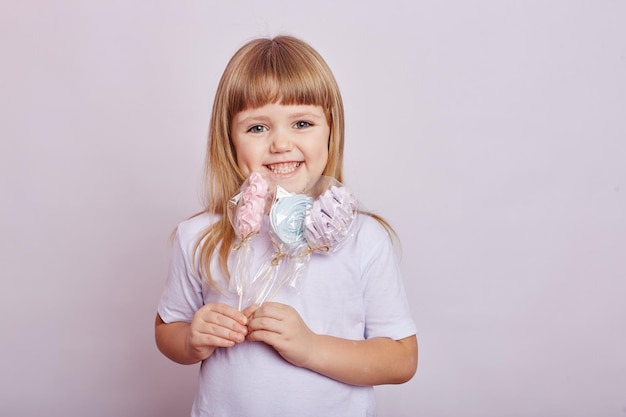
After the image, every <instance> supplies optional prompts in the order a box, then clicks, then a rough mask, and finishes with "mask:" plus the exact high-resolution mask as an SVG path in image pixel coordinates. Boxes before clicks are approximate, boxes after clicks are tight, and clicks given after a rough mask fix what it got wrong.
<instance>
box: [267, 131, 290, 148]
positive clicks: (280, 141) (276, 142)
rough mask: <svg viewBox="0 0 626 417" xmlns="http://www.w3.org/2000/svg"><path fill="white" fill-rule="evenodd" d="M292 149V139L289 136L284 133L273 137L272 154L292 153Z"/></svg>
mask: <svg viewBox="0 0 626 417" xmlns="http://www.w3.org/2000/svg"><path fill="white" fill-rule="evenodd" d="M291 147H292V144H291V139H290V138H289V135H288V134H286V133H284V132H275V133H274V135H273V136H272V143H271V145H270V152H272V153H281V152H287V151H290V150H291Z"/></svg>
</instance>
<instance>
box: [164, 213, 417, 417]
mask: <svg viewBox="0 0 626 417" xmlns="http://www.w3.org/2000/svg"><path fill="white" fill-rule="evenodd" d="M359 219H360V221H359V222H358V223H357V224H358V226H357V228H356V230H355V235H354V236H353V237H351V238H350V239H349V240H348V241H347V242H345V244H344V245H343V246H341V247H340V249H339V250H338V251H335V252H333V253H331V254H322V253H314V254H313V255H312V256H311V259H310V262H309V264H308V265H307V266H306V269H305V270H304V272H303V274H302V275H301V276H300V278H299V279H300V281H299V284H298V289H297V290H295V289H293V288H289V287H284V288H282V289H281V290H280V291H279V292H278V294H277V295H276V297H275V298H274V299H273V301H276V302H280V303H285V304H288V305H291V306H292V307H294V308H295V309H296V310H297V311H298V313H299V314H300V316H301V317H302V319H303V320H304V321H305V323H306V324H307V325H308V326H309V328H310V329H311V330H312V331H313V332H316V333H320V334H327V335H333V336H338V337H342V338H345V339H352V340H364V339H368V338H372V337H389V338H392V339H395V340H398V339H402V338H405V337H408V336H411V335H414V334H415V324H414V322H413V319H412V317H411V314H410V311H409V307H408V303H407V300H406V295H405V291H404V286H403V283H402V279H401V275H400V272H399V269H398V264H397V260H396V257H395V252H394V248H393V246H392V244H391V241H390V239H389V237H388V236H387V233H386V231H385V230H384V228H383V227H382V226H381V225H380V224H379V223H378V222H377V221H376V220H374V219H372V218H371V217H369V216H365V215H362V216H360V217H359ZM211 221H212V220H211V216H210V215H208V214H202V215H200V216H197V217H194V218H192V219H190V220H187V221H184V222H182V223H181V224H180V225H179V226H178V230H177V233H176V239H175V241H174V247H173V253H172V259H171V264H170V271H169V275H168V278H167V282H166V286H165V290H164V293H163V296H162V298H161V302H160V304H159V308H158V312H159V314H160V316H161V318H162V319H163V321H164V322H165V323H171V322H175V321H185V322H191V319H192V318H193V315H194V313H195V312H196V311H197V310H198V309H199V308H200V307H202V305H203V304H208V303H215V302H221V303H225V304H230V305H232V306H235V307H236V306H237V303H238V297H237V296H236V295H235V294H234V293H231V292H229V291H228V283H227V281H226V280H225V278H224V277H223V275H222V274H221V273H220V272H219V268H218V267H217V261H216V259H213V260H212V261H213V262H212V273H213V277H214V279H215V281H216V283H217V285H218V287H219V288H220V289H221V293H222V294H220V293H219V292H218V291H216V290H215V289H214V288H212V287H210V286H209V285H207V284H204V285H202V284H200V283H199V282H198V280H197V278H196V276H195V270H196V268H195V266H194V264H193V263H192V262H193V259H192V258H193V256H192V250H193V247H194V244H195V242H196V240H197V237H198V235H199V233H200V232H201V231H203V230H204V229H205V228H206V227H207V226H208V225H209V224H210V223H211ZM251 242H252V245H253V246H254V259H253V260H252V262H251V268H253V270H255V268H258V267H259V265H260V264H261V262H262V261H264V260H266V259H267V258H268V257H269V256H271V253H272V247H271V243H270V241H269V237H268V234H267V230H266V226H264V230H263V231H262V233H261V234H260V235H257V236H256V237H255V238H254V239H252V241H251ZM375 415H376V402H375V398H374V392H373V388H372V387H362V386H354V385H348V384H345V383H342V382H338V381H335V380H333V379H331V378H328V377H326V376H323V375H320V374H318V373H316V372H313V371H310V370H308V369H304V368H298V367H296V366H294V365H292V364H290V363H289V362H287V361H285V360H284V359H283V358H282V357H281V356H280V355H278V353H276V351H275V350H274V349H273V348H272V347H271V346H268V345H266V344H264V343H262V342H249V341H246V342H244V343H240V344H237V345H236V346H234V347H231V348H218V349H216V350H215V352H214V353H213V355H211V356H210V357H209V358H208V359H206V360H205V361H203V363H202V366H201V368H200V377H199V383H198V392H197V395H196V399H195V401H194V405H193V409H192V416H193V417H201V416H202V417H205V416H217V417H282V416H285V417H287V416H289V417H294V416H298V417H306V416H311V417H320V416H324V417H332V416H337V417H352V416H353V417H365V416H375Z"/></svg>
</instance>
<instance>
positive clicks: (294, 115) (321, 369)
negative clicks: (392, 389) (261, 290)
mask: <svg viewBox="0 0 626 417" xmlns="http://www.w3.org/2000/svg"><path fill="white" fill-rule="evenodd" d="M343 120H344V116H343V104H342V100H341V96H340V93H339V89H338V87H337V84H336V81H335V79H334V77H333V75H332V73H331V71H330V69H329V67H328V66H327V64H326V63H325V62H324V60H323V59H322V57H321V56H320V55H319V54H318V53H317V52H316V51H315V50H314V49H312V48H311V47H310V46H309V45H308V44H306V43H304V42H302V41H301V40H298V39H296V38H293V37H289V36H279V37H276V38H273V39H257V40H253V41H251V42H249V43H247V44H246V45H244V46H243V47H242V48H241V49H240V50H239V51H237V52H236V53H235V55H234V56H233V58H232V59H231V60H230V62H229V63H228V65H227V67H226V69H225V71H224V74H223V76H222V79H221V81H220V83H219V86H218V89H217V93H216V97H215V102H214V105H213V111H212V116H211V123H210V131H209V142H208V151H207V159H206V160H207V163H206V171H205V172H206V174H205V177H206V182H207V190H206V191H207V193H208V196H209V198H208V203H207V206H206V209H205V211H204V212H202V213H201V214H199V215H196V216H194V217H193V218H191V219H189V220H187V221H184V222H182V223H181V224H180V225H179V226H178V229H177V233H176V237H175V241H174V248H173V254H172V260H171V265H170V271H169V275H168V279H167V282H166V286H165V290H164V293H163V296H162V299H161V302H160V304H159V307H158V314H157V317H156V324H155V333H156V343H157V346H158V347H159V349H160V350H161V352H162V353H163V354H164V355H165V356H167V357H168V358H170V359H171V360H173V361H176V362H178V363H181V364H193V363H197V362H202V365H201V368H200V378H199V385H198V391H197V394H196V399H195V401H194V404H193V409H192V416H195V417H199V416H245V417H257V416H272V417H276V416H316V417H319V416H341V417H347V416H359V417H363V416H373V415H375V401H374V393H373V388H372V386H373V385H377V384H398V383H403V382H406V381H408V380H409V379H411V378H412V377H413V375H414V373H415V371H416V367H417V340H416V336H415V325H414V323H413V321H412V319H411V316H410V312H409V308H408V306H407V301H406V296H405V293H404V288H403V284H402V280H401V277H400V274H399V270H398V266H397V263H396V259H395V256H394V250H393V245H392V242H391V238H390V236H391V234H392V232H391V230H390V228H389V227H388V226H387V224H386V223H385V222H384V221H383V220H382V219H380V218H377V217H376V216H373V215H364V216H362V217H363V218H364V221H362V222H359V226H358V230H357V231H356V232H355V234H354V238H352V239H350V240H349V241H348V242H346V244H345V245H344V246H342V247H341V249H340V250H338V251H337V252H335V253H333V254H330V255H325V254H313V255H312V256H311V259H310V262H309V264H308V266H307V269H306V278H305V279H303V280H302V282H301V288H300V291H298V292H296V291H293V290H290V289H288V288H285V289H281V290H280V291H279V293H278V294H277V295H276V297H275V298H274V299H273V301H271V302H265V303H263V304H262V305H261V306H260V307H259V306H257V305H252V306H250V307H247V308H246V309H244V310H243V311H239V310H238V308H237V296H236V294H234V293H232V292H229V290H228V280H229V271H228V265H227V260H228V255H229V252H230V250H231V248H232V246H233V244H234V242H235V239H236V236H235V232H234V230H233V227H232V226H231V224H230V222H229V219H228V216H226V214H225V213H226V208H227V203H228V200H229V199H230V198H231V197H232V196H233V195H235V194H236V193H237V191H238V190H239V188H240V186H241V184H242V183H243V181H244V180H245V179H246V177H247V176H248V175H249V174H250V173H251V172H260V173H263V174H264V175H267V176H269V177H271V179H272V181H273V182H275V183H277V184H278V185H280V186H281V187H283V188H285V189H286V190H287V191H292V192H302V191H306V189H307V185H309V184H315V183H316V182H317V180H318V179H319V178H320V177H321V176H322V175H324V176H330V177H334V178H336V179H337V180H338V181H340V182H343V175H342V164H343V143H344V123H343ZM265 232H266V231H265ZM251 244H253V245H255V250H254V253H255V254H257V255H256V256H255V258H254V259H252V260H251V267H252V268H255V267H258V265H260V264H261V262H262V261H263V259H262V258H263V256H264V255H263V254H265V256H266V254H267V252H268V250H269V249H270V248H271V242H270V239H269V237H268V233H267V232H266V233H261V234H260V235H258V236H257V237H255V239H253V241H252V243H251ZM198 277H200V278H198Z"/></svg>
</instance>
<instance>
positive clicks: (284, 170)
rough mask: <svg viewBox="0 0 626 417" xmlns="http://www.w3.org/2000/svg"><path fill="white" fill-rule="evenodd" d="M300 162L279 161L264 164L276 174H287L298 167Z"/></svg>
mask: <svg viewBox="0 0 626 417" xmlns="http://www.w3.org/2000/svg"><path fill="white" fill-rule="evenodd" d="M301 164H302V162H281V163H278V164H269V165H266V167H267V169H269V170H270V171H272V172H273V173H274V174H277V175H287V174H291V173H292V172H294V171H295V170H296V169H298V167H299V166H300V165H301Z"/></svg>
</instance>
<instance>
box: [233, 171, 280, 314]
mask: <svg viewBox="0 0 626 417" xmlns="http://www.w3.org/2000/svg"><path fill="white" fill-rule="evenodd" d="M271 200H272V190H271V187H270V184H269V183H268V181H267V180H266V179H265V178H264V177H263V176H262V175H261V174H259V173H256V172H253V173H251V174H250V176H249V177H248V178H247V179H246V180H245V181H244V183H243V184H242V186H241V188H240V192H239V193H238V194H237V195H235V196H234V197H232V198H231V199H230V200H229V202H228V217H229V220H230V222H231V224H232V225H233V228H234V229H235V232H236V234H237V238H238V242H237V243H236V244H235V245H234V246H233V249H232V251H231V254H230V263H231V265H232V268H231V277H230V282H229V290H230V291H232V292H235V293H236V294H237V295H238V296H239V306H238V308H239V310H241V307H242V302H243V297H244V291H245V290H246V288H247V287H248V286H249V281H250V271H249V267H250V262H251V260H252V257H253V246H252V245H251V244H250V241H251V240H252V239H253V238H254V237H255V236H256V235H258V234H259V233H260V231H261V226H262V224H263V216H264V215H265V213H266V211H267V208H268V207H269V204H270V203H271Z"/></svg>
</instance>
